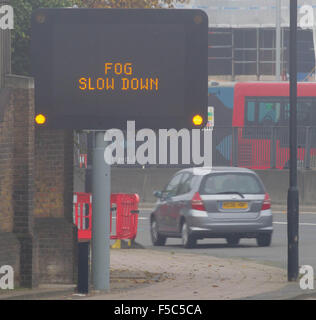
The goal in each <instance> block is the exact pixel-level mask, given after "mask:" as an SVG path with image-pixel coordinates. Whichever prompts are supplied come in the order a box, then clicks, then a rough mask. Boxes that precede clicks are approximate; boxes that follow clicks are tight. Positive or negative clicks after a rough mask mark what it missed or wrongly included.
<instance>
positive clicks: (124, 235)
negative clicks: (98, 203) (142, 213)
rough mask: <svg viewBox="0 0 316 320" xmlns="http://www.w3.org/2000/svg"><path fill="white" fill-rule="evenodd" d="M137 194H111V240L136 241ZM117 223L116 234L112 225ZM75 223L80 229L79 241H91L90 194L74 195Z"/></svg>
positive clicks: (77, 193)
mask: <svg viewBox="0 0 316 320" xmlns="http://www.w3.org/2000/svg"><path fill="white" fill-rule="evenodd" d="M138 203H139V196H138V195H137V194H122V193H114V194H111V213H110V230H111V239H135V238H136V235H137V224H138ZM114 221H115V234H112V231H113V230H112V229H113V228H112V225H113V222H114ZM74 223H75V224H76V226H77V227H78V239H80V240H82V239H91V230H92V196H91V194H90V193H84V192H75V193H74Z"/></svg>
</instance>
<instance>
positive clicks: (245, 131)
mask: <svg viewBox="0 0 316 320" xmlns="http://www.w3.org/2000/svg"><path fill="white" fill-rule="evenodd" d="M230 129H231V135H229V134H227V131H229V129H228V128H223V127H218V128H215V129H214V138H213V139H214V142H213V144H214V146H213V151H215V152H214V153H213V154H215V157H214V158H213V164H214V165H223V164H225V165H232V166H238V167H246V168H250V169H274V168H275V169H287V168H288V167H289V158H290V150H289V129H288V127H272V126H271V127H246V128H240V127H234V128H230ZM297 140H298V150H297V152H298V155H297V158H298V167H299V168H306V169H310V168H316V127H298V135H297ZM214 147H215V148H216V150H214Z"/></svg>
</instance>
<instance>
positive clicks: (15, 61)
mask: <svg viewBox="0 0 316 320" xmlns="http://www.w3.org/2000/svg"><path fill="white" fill-rule="evenodd" d="M75 4H76V5H81V0H11V1H10V5H11V6H12V7H13V8H14V30H13V31H12V72H13V73H15V74H20V75H30V72H31V62H30V38H31V14H32V11H33V10H34V9H37V8H44V7H51V8H54V7H72V6H73V5H75Z"/></svg>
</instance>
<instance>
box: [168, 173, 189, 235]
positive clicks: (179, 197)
mask: <svg viewBox="0 0 316 320" xmlns="http://www.w3.org/2000/svg"><path fill="white" fill-rule="evenodd" d="M191 177H192V174H191V173H189V172H184V173H183V175H182V177H181V181H180V183H179V187H178V190H177V194H176V195H175V196H174V197H173V201H172V204H171V205H170V206H169V208H168V209H169V210H170V212H169V213H168V215H169V216H170V224H171V230H170V231H171V232H172V233H179V231H180V230H179V229H180V228H179V224H180V218H181V211H182V210H185V207H186V206H187V203H188V193H189V192H190V190H191V187H190V182H191Z"/></svg>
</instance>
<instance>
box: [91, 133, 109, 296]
mask: <svg viewBox="0 0 316 320" xmlns="http://www.w3.org/2000/svg"><path fill="white" fill-rule="evenodd" d="M104 134H105V132H104V131H96V132H94V147H93V159H92V161H93V162H92V281H93V282H92V283H93V287H94V289H95V290H100V291H109V290H110V197H111V167H110V165H109V164H107V163H106V162H105V160H104V150H105V147H106V145H107V143H108V142H105V141H104Z"/></svg>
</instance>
